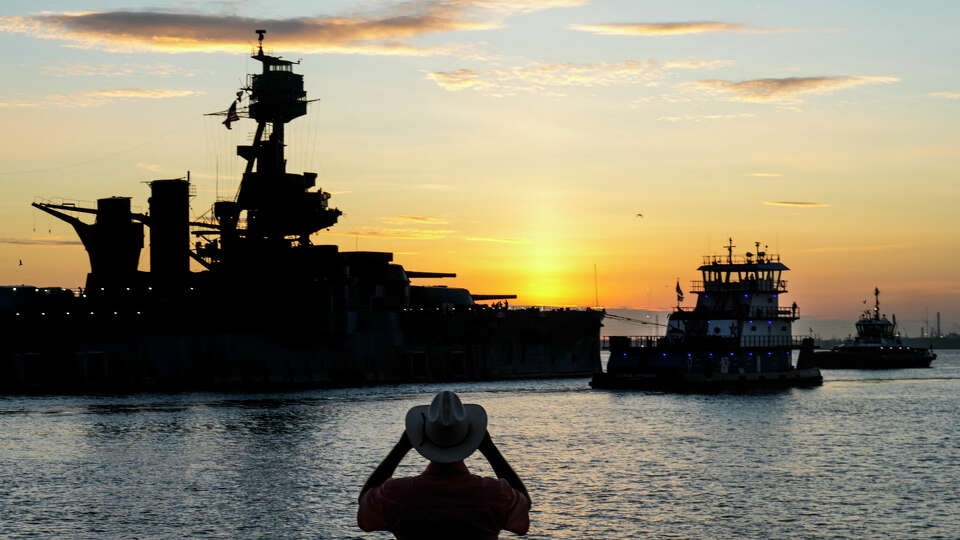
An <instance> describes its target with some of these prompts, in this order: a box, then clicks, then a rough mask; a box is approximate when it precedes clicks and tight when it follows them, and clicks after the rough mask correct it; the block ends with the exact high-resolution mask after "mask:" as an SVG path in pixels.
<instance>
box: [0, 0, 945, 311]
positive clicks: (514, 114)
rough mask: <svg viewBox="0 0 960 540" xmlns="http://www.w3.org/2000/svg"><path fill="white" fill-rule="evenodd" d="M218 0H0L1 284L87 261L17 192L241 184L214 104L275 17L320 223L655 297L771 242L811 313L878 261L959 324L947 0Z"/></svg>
mask: <svg viewBox="0 0 960 540" xmlns="http://www.w3.org/2000/svg"><path fill="white" fill-rule="evenodd" d="M155 4H160V5H161V8H156V7H153V6H154V5H155ZM233 4H236V5H233ZM233 4H231V6H232V7H231V8H230V9H234V10H235V11H236V12H235V13H234V12H231V13H230V14H223V13H213V12H210V13H201V12H199V11H197V10H201V9H205V8H197V10H187V9H182V6H180V4H179V3H173V2H168V1H165V0H160V1H159V2H156V3H150V2H145V0H144V1H141V0H134V1H133V7H131V8H130V9H129V10H128V11H119V10H114V11H111V9H112V8H110V7H109V6H106V5H103V3H102V2H98V1H92V2H88V3H87V5H85V6H83V8H84V9H83V11H79V10H78V11H75V12H66V13H65V12H62V11H56V10H57V9H58V6H59V4H58V3H54V2H49V1H47V0H37V2H34V3H30V4H29V6H28V5H27V4H25V3H23V5H19V4H17V3H14V4H13V5H11V6H4V8H5V9H4V13H2V14H0V47H4V48H5V50H8V51H16V52H17V54H16V55H10V56H8V57H7V58H6V59H2V60H0V62H5V63H6V65H5V66H3V69H4V71H5V73H10V74H15V75H11V76H10V77H8V78H7V79H5V81H4V85H3V88H0V111H2V112H3V115H4V123H5V126H6V129H4V130H0V180H2V182H3V184H2V185H3V187H2V190H3V191H2V195H3V196H2V198H0V284H21V283H25V284H35V285H41V286H63V287H77V286H80V285H82V284H83V283H84V279H85V276H86V273H87V271H88V268H89V266H88V261H87V257H86V254H85V253H84V251H83V249H82V248H81V247H80V246H79V245H77V244H76V243H75V242H76V240H77V238H76V235H75V233H74V231H73V229H72V228H71V227H69V226H67V225H65V224H63V223H60V222H58V221H56V220H55V219H53V218H51V217H49V216H45V215H43V214H40V213H39V212H37V211H36V210H34V209H33V208H31V207H30V202H31V201H34V200H37V199H41V198H42V199H56V198H59V197H64V198H69V199H71V200H77V201H79V204H82V205H85V206H93V205H94V204H95V201H96V199H97V198H99V197H105V196H111V195H120V196H130V197H132V198H133V205H134V208H136V209H137V210H138V211H144V210H146V207H147V197H148V191H147V188H146V187H145V185H144V184H143V182H144V181H149V180H153V179H157V178H175V177H182V176H184V175H185V174H186V171H188V170H189V171H191V177H192V179H193V183H194V184H195V186H196V188H197V189H196V191H197V196H196V197H195V198H194V199H192V202H191V204H192V213H193V215H195V216H199V215H201V214H203V213H204V212H206V211H207V210H208V209H209V208H210V206H211V204H212V203H213V202H214V200H216V199H217V197H221V198H232V197H233V196H234V194H235V192H236V188H237V184H238V181H239V178H240V176H241V174H242V170H243V162H242V160H241V159H240V158H238V157H237V155H236V146H237V145H242V144H247V143H248V141H249V139H250V135H251V132H252V129H253V125H252V124H251V123H250V121H249V120H247V119H243V120H242V121H240V122H238V123H236V124H234V126H233V129H232V130H229V131H228V130H226V129H225V128H224V126H223V125H222V124H221V120H222V119H221V118H219V117H211V116H204V114H206V113H211V112H215V111H222V110H224V109H225V108H226V107H227V106H228V105H229V103H230V101H231V100H232V99H234V96H235V92H236V90H237V88H238V87H239V86H242V85H243V84H245V80H246V79H245V78H244V74H245V73H250V72H252V71H253V70H255V69H259V64H258V63H257V62H255V61H253V60H251V59H250V58H247V57H246V55H247V53H248V52H249V51H250V47H251V46H252V45H255V44H256V39H257V38H256V35H255V34H254V33H253V29H254V28H261V26H259V23H260V21H264V20H265V21H267V22H265V23H264V24H265V25H266V26H264V27H266V28H268V33H267V35H266V41H265V46H266V48H267V49H268V50H269V49H271V48H273V49H275V50H276V51H277V52H278V53H280V54H283V55H285V56H288V57H289V58H290V59H291V60H293V61H296V60H302V62H301V63H300V64H297V65H296V66H295V71H296V72H298V73H301V74H303V75H304V81H305V84H306V90H307V97H308V99H311V100H313V99H316V100H318V101H315V102H312V103H311V104H310V106H309V114H308V115H307V116H305V117H302V118H298V119H296V120H295V121H293V122H291V123H290V124H289V125H288V126H287V131H286V142H287V144H288V146H287V157H288V159H289V161H288V169H289V170H290V171H291V172H301V171H313V172H316V173H317V174H318V177H317V178H318V184H319V185H320V186H321V187H322V188H323V189H324V190H326V191H329V192H331V193H333V198H332V199H331V204H332V205H333V206H335V207H339V208H340V209H341V210H343V212H344V215H343V216H342V217H341V219H340V221H339V223H337V224H336V225H335V226H334V227H332V228H330V229H329V230H327V231H323V232H320V233H318V234H316V235H314V237H313V241H314V242H315V243H317V244H336V245H338V246H339V248H340V249H341V250H344V251H352V250H354V249H359V250H365V251H387V252H392V253H394V254H395V261H396V262H398V263H400V264H402V265H403V266H404V267H405V268H408V269H411V270H419V271H442V272H454V273H456V274H457V275H458V277H457V278H455V279H445V280H417V281H416V282H417V283H420V282H421V281H423V282H424V283H433V284H440V285H447V286H451V287H465V288H468V289H470V290H471V291H474V292H476V293H479V294H498V293H499V294H517V295H518V297H519V298H518V299H517V300H516V301H511V302H510V303H511V304H512V305H513V304H517V305H549V306H591V305H593V304H594V303H595V299H594V296H595V291H594V265H596V268H597V278H598V279H597V281H598V287H597V288H598V289H599V291H598V296H599V303H600V304H601V305H603V306H607V307H614V308H615V307H642V308H645V309H653V310H658V311H666V310H669V309H671V308H672V307H673V306H675V305H676V298H675V292H674V287H675V284H676V282H677V280H679V281H680V284H681V286H682V287H683V289H684V291H687V289H688V288H689V287H688V283H689V281H691V280H696V279H699V276H698V275H697V272H696V268H697V266H699V265H700V262H701V256H702V255H706V254H714V253H721V252H722V247H721V246H722V245H723V243H725V242H726V239H727V238H729V237H733V239H734V242H735V243H736V244H737V246H738V247H737V248H736V252H737V253H738V254H742V253H743V252H745V251H748V250H752V249H753V242H754V241H761V242H765V243H767V244H769V246H770V247H769V250H768V251H770V252H779V253H780V255H781V256H782V257H783V261H784V263H785V264H786V265H787V266H789V267H790V268H791V271H790V272H788V273H787V274H786V275H785V279H787V280H788V281H789V295H788V296H786V297H785V298H784V301H785V302H786V303H787V304H789V303H791V302H793V301H796V302H797V304H798V305H799V306H800V310H801V313H802V314H803V315H804V316H805V317H814V318H822V319H838V320H850V319H853V318H855V317H856V315H857V313H858V311H859V308H860V306H862V300H863V298H864V297H869V295H870V292H871V291H872V290H873V287H874V286H878V287H880V289H881V291H882V297H881V301H882V302H883V304H884V306H889V307H890V311H892V312H896V313H897V314H898V317H899V318H902V319H914V320H919V319H923V317H924V316H926V315H925V314H926V313H930V314H932V313H936V312H937V311H939V312H942V314H943V319H944V321H945V326H946V327H947V328H951V329H952V328H953V326H951V325H955V326H956V327H957V329H960V323H958V321H960V277H958V273H957V270H956V259H957V256H956V254H957V253H960V235H958V234H957V219H956V212H957V209H956V206H957V202H958V201H960V182H958V181H957V179H958V178H960V162H958V160H957V159H956V149H957V148H958V147H960V134H958V131H957V130H956V125H957V123H958V121H960V75H958V74H957V70H956V69H955V67H954V65H953V63H952V57H951V56H950V55H943V54H939V53H940V52H942V51H943V50H947V49H945V48H944V47H945V46H947V47H949V44H950V43H953V44H954V45H956V43H957V41H958V38H957V37H956V32H953V27H952V26H950V22H951V21H953V20H956V16H954V17H950V16H945V14H944V10H946V11H948V12H952V13H954V14H955V15H957V10H958V8H954V7H953V6H950V7H944V6H940V7H939V8H938V9H925V8H911V9H909V10H906V9H905V8H902V7H901V8H894V7H889V9H886V8H885V9H880V10H865V9H860V8H854V7H848V8H844V9H842V10H840V9H838V10H829V11H828V10H822V12H821V16H820V17H811V16H810V11H808V10H812V9H814V8H809V7H808V6H804V7H801V6H800V5H799V4H790V3H782V4H777V3H774V4H771V6H772V5H776V6H777V8H776V9H758V8H757V6H753V5H750V4H742V5H739V4H738V5H736V6H711V7H709V8H708V7H705V6H700V5H698V6H694V7H690V9H689V10H688V11H690V13H687V14H686V15H685V16H684V17H680V15H679V14H678V13H679V12H678V11H677V10H678V9H679V8H676V7H675V6H672V5H667V4H664V5H656V6H651V5H646V4H642V5H641V4H640V3H630V2H623V3H621V5H619V6H618V10H617V12H616V17H614V19H616V20H608V19H610V17H609V16H608V15H609V14H610V13H612V12H610V11H609V10H606V11H605V10H604V9H602V8H601V7H598V6H599V4H598V3H591V2H587V1H584V0H550V1H549V2H543V1H537V2H534V1H530V0H508V1H499V0H498V1H496V2H487V1H473V0H469V1H459V0H458V1H456V2H447V1H442V0H425V1H423V2H392V3H391V2H388V3H376V2H374V3H368V4H369V5H366V4H365V5H364V6H363V7H362V10H363V12H362V13H361V12H359V11H358V10H361V8H359V7H357V6H355V5H353V4H351V3H349V2H345V1H340V0H335V1H333V2H328V3H326V4H324V6H323V7H322V9H326V10H328V13H325V14H318V13H316V10H317V9H321V8H317V7H316V5H315V4H316V3H308V2H303V1H292V2H284V3H279V4H276V5H275V6H272V7H271V9H270V10H269V14H268V15H269V17H270V18H268V19H262V16H263V13H253V11H254V8H253V7H251V6H246V5H243V3H233ZM941 8H942V9H941ZM210 9H213V8H210ZM224 9H227V8H224ZM907 11H909V13H907ZM521 15H522V16H521ZM651 21H655V22H651ZM684 21H717V22H711V23H709V24H706V25H705V23H690V22H684ZM803 21H806V22H804V23H803V24H801V22H803ZM814 23H816V26H810V25H814ZM827 28H829V29H836V30H831V31H829V32H827V31H823V30H824V29H827ZM877 28H895V29H897V31H898V32H900V33H902V35H904V36H905V38H904V39H903V40H899V41H898V42H897V43H893V42H891V41H890V40H889V33H885V32H882V31H877V30H876V29H877ZM520 44H523V45H522V46H521V45H520ZM812 44H816V46H815V47H813V46H811V45H812ZM120 51H122V52H120ZM830 51H843V54H842V55H834V54H830ZM171 53H176V54H171ZM917 58H922V59H924V62H917V61H916V59H917ZM147 246H149V239H147V240H146V243H145V248H144V250H143V251H142V253H141V268H143V269H147V268H149V260H148V251H149V250H148V248H147ZM21 261H22V263H23V264H22V265H21V264H20V263H21ZM693 302H695V296H693V295H690V294H689V293H686V299H685V302H684V304H685V305H692V304H693ZM931 316H932V315H931Z"/></svg>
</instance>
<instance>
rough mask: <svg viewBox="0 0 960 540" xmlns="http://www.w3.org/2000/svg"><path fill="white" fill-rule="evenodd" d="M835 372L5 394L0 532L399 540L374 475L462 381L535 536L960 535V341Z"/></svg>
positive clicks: (0, 414)
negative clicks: (412, 418) (660, 382)
mask: <svg viewBox="0 0 960 540" xmlns="http://www.w3.org/2000/svg"><path fill="white" fill-rule="evenodd" d="M824 374H825V378H826V383H825V384H824V386H822V387H820V388H814V389H802V390H801V389H795V390H786V391H777V392H766V393H751V394H716V395H675V394H664V393H657V392H611V391H595V390H590V389H589V387H588V386H587V380H586V379H567V380H548V381H510V382H493V383H471V384H456V385H439V384H438V385H402V386H390V387H382V388H367V389H347V390H327V391H312V392H302V393H295V394H258V395H253V394H181V395H160V394H145V395H135V396H79V397H78V396H70V397H20V396H16V397H0V486H2V489H0V514H2V517H0V535H2V536H9V535H14V536H44V537H46V536H52V535H58V536H127V537H132V536H137V537H155V536H218V537H234V536H243V537H251V536H259V537H262V536H271V537H275V536H285V537H314V538H360V537H365V538H389V537H390V536H389V535H384V534H371V535H364V534H362V533H361V531H359V530H358V529H357V528H356V522H355V513H356V497H357V494H358V491H359V489H360V486H361V485H362V484H363V482H364V480H365V479H366V477H367V475H368V474H369V473H370V472H371V471H372V470H373V468H374V467H375V466H376V464H377V463H378V462H379V460H380V459H381V458H382V457H383V456H384V455H385V454H386V452H387V451H388V450H389V449H390V447H391V446H392V445H393V443H394V442H395V441H396V439H397V438H399V436H400V433H401V430H402V421H403V415H404V413H405V412H406V410H407V409H408V408H409V407H411V406H413V405H418V404H424V403H426V402H428V401H429V399H430V398H431V397H432V394H433V393H435V392H437V391H438V390H441V389H452V390H455V391H457V392H459V393H460V394H461V396H462V397H463V399H464V401H465V402H473V403H480V404H482V405H483V406H484V407H486V409H487V412H488V415H489V418H490V432H491V433H492V435H493V437H494V441H495V442H496V443H497V444H498V446H499V447H500V448H501V450H502V451H503V453H504V454H505V455H506V457H507V458H508V459H509V460H510V461H511V463H512V464H513V465H514V467H515V468H516V470H517V471H518V473H519V474H520V475H521V477H522V478H523V479H524V480H525V482H526V484H527V486H528V488H529V489H530V492H531V494H532V496H533V498H534V510H533V513H532V522H533V525H532V528H531V533H530V535H529V537H530V538H626V537H657V538H662V537H682V538H690V537H694V538H723V537H726V538H729V537H749V538H766V537H879V536H887V537H889V536H894V537H904V538H906V537H913V538H916V537H926V538H930V537H944V538H956V537H958V536H960V520H958V518H957V517H956V516H958V515H960V495H958V493H960V489H958V486H960V428H958V422H957V417H958V416H957V415H958V412H960V354H958V352H957V351H940V352H939V358H938V359H937V360H936V361H935V362H934V367H933V368H931V369H915V370H895V371H884V372H863V371H854V370H832V371H825V372H824ZM424 465H425V462H424V461H423V460H422V458H420V457H419V456H418V455H416V454H411V455H409V456H408V457H407V459H406V460H405V461H404V463H403V464H402V465H401V467H400V470H399V471H398V475H413V474H417V473H418V472H419V471H420V470H421V469H422V468H423V467H424ZM467 465H468V466H469V467H470V468H471V470H473V471H474V472H477V473H478V474H492V473H491V471H490V468H489V466H488V465H487V464H486V463H485V462H484V461H482V458H481V457H472V458H470V459H469V460H468V462H467ZM507 536H512V535H509V534H505V535H504V537H507Z"/></svg>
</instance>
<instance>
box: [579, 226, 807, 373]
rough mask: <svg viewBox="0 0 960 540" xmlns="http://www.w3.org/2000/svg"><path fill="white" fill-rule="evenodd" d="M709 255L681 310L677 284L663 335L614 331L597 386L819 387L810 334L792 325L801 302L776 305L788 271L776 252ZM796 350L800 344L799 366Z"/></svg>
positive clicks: (728, 245) (784, 286)
mask: <svg viewBox="0 0 960 540" xmlns="http://www.w3.org/2000/svg"><path fill="white" fill-rule="evenodd" d="M725 247H726V248H727V256H726V257H722V256H717V255H708V256H705V257H704V260H703V265H702V266H700V267H699V268H698V270H699V271H700V272H701V275H702V280H701V281H695V282H693V287H692V289H693V290H692V291H691V292H692V293H694V294H696V295H697V304H696V307H694V308H693V309H692V310H690V309H684V308H683V307H681V305H680V303H681V302H682V301H683V291H682V289H681V288H680V283H679V281H678V282H677V307H676V310H675V311H674V312H673V313H672V314H671V315H670V318H669V320H668V323H667V328H666V335H665V336H644V337H639V338H634V337H629V336H610V338H609V344H610V345H609V350H610V359H609V361H608V362H607V370H606V372H603V371H598V372H596V373H594V375H593V379H592V380H591V382H590V385H591V386H593V387H594V388H614V389H617V388H633V389H653V390H667V391H681V392H683V391H715V390H724V389H748V388H775V387H791V386H818V385H821V384H823V376H822V375H821V374H820V370H819V369H817V368H816V366H815V365H814V364H813V362H812V356H811V355H812V352H813V346H814V342H813V339H812V338H799V339H798V338H795V337H794V336H793V335H792V333H791V325H792V323H793V321H795V320H797V318H798V315H799V312H798V308H797V304H796V303H794V304H793V306H792V307H789V308H781V307H779V299H780V296H781V295H782V294H784V293H786V292H787V282H786V281H784V280H783V279H781V277H782V274H783V272H785V271H787V270H789V268H787V266H786V265H784V264H783V263H782V262H780V256H779V255H768V254H767V253H766V252H764V251H761V249H760V243H759V242H757V243H756V247H757V249H756V253H750V252H747V253H746V254H745V256H743V257H734V255H733V248H734V247H736V246H734V245H733V239H732V238H731V239H730V241H729V243H728V244H727V245H726V246H725ZM793 349H799V350H800V354H799V358H797V363H796V366H794V363H793Z"/></svg>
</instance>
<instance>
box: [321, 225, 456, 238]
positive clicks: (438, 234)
mask: <svg viewBox="0 0 960 540" xmlns="http://www.w3.org/2000/svg"><path fill="white" fill-rule="evenodd" d="M455 232H457V231H454V230H451V229H412V228H399V227H398V228H383V229H377V228H372V227H367V228H363V229H359V230H355V231H323V232H320V233H318V234H326V235H331V236H345V237H350V238H354V237H358V236H359V237H363V238H391V239H395V240H440V239H443V238H446V237H448V236H450V235H451V234H453V233H455Z"/></svg>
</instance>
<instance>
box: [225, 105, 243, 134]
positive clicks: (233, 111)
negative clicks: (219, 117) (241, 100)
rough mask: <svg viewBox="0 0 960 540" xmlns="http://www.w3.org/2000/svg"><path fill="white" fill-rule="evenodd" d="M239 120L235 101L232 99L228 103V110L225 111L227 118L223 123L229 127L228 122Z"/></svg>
mask: <svg viewBox="0 0 960 540" xmlns="http://www.w3.org/2000/svg"><path fill="white" fill-rule="evenodd" d="M237 120H240V115H239V114H237V102H236V101H234V102H233V103H231V104H230V110H228V111H227V119H226V120H224V121H223V125H225V126H227V129H230V123H231V122H236V121H237Z"/></svg>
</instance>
